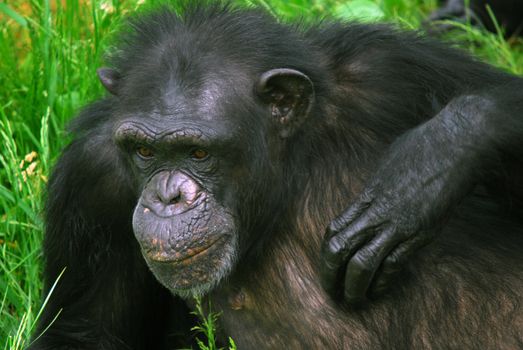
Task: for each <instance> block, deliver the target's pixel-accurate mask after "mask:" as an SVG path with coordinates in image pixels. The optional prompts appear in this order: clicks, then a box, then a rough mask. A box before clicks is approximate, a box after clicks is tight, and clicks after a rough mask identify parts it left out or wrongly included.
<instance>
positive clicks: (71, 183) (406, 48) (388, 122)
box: [30, 4, 523, 349]
mask: <svg viewBox="0 0 523 350" xmlns="http://www.w3.org/2000/svg"><path fill="white" fill-rule="evenodd" d="M126 28H127V29H126V30H124V31H123V32H122V34H121V38H120V41H119V43H120V44H119V46H118V47H117V48H116V49H115V50H114V54H113V56H112V57H111V59H110V64H111V66H112V67H114V68H115V69H116V71H118V72H119V74H120V75H121V81H120V82H119V83H118V86H117V87H116V89H115V92H116V95H115V96H108V97H106V98H104V99H102V100H101V101H98V102H95V103H94V104H92V105H91V106H89V107H87V108H86V109H85V110H84V111H83V112H82V113H81V114H80V116H78V117H77V119H75V121H74V122H73V126H72V129H71V131H72V133H73V135H74V140H73V142H72V143H71V144H70V145H69V146H68V147H67V148H66V149H65V150H64V152H63V154H62V156H61V158H60V160H59V161H58V164H57V165H56V167H55V169H54V172H53V175H52V177H51V180H50V183H49V190H48V199H47V206H46V217H47V226H46V237H45V243H44V254H45V258H46V268H45V276H46V293H47V292H49V290H50V287H51V285H52V284H53V283H54V281H55V279H56V278H57V276H58V275H59V274H60V272H61V271H62V270H64V268H65V272H64V274H63V276H62V277H61V279H60V281H58V284H57V286H56V288H55V289H54V291H53V294H52V296H51V298H50V299H49V303H48V305H47V307H46V309H45V311H44V314H43V315H42V318H41V320H40V327H39V332H40V331H42V330H43V329H45V328H46V327H47V326H48V324H49V323H50V322H51V320H53V319H54V318H55V316H56V315H57V314H58V313H59V312H60V310H61V312H60V314H59V316H58V317H57V319H56V320H55V321H54V323H53V324H52V325H51V327H50V328H49V329H47V330H46V331H45V333H44V334H43V335H42V336H41V337H40V338H39V339H38V340H37V341H36V342H35V343H33V345H32V346H31V347H30V348H31V349H56V348H77V349H120V348H121V349H162V348H170V347H174V346H183V345H186V344H188V343H189V342H190V341H189V340H188V339H187V338H188V336H189V335H190V332H189V330H188V328H189V327H190V325H191V322H192V320H191V318H190V317H189V315H188V309H187V306H186V305H185V303H184V302H182V301H181V299H179V298H178V297H174V296H171V295H170V294H169V292H168V291H167V290H166V289H164V288H163V287H162V286H161V285H160V284H159V283H158V282H157V281H156V280H155V278H154V276H153V275H152V274H151V273H150V271H149V269H148V268H147V265H146V264H145V262H144V260H143V257H142V254H141V252H140V247H139V245H138V243H137V242H136V239H135V237H134V234H133V228H132V225H131V221H132V215H133V209H134V207H135V206H136V203H137V200H138V197H139V196H140V191H141V189H140V188H138V187H137V185H136V178H135V177H134V175H133V172H132V171H131V170H130V168H129V164H128V161H127V159H126V158H125V155H124V154H122V151H121V149H119V148H118V147H117V146H116V145H115V142H114V141H113V133H114V130H115V128H116V124H117V123H118V122H119V121H120V120H121V119H122V118H125V117H126V116H127V115H129V114H131V113H133V114H134V115H138V118H140V120H142V121H143V122H144V123H146V124H147V123H149V122H150V121H152V120H155V121H157V120H159V119H154V118H158V117H157V116H158V115H161V116H162V118H164V117H165V116H168V115H169V113H175V112H176V113H178V112H179V111H174V110H170V109H169V108H167V107H165V105H164V101H166V100H168V97H166V96H169V90H168V88H166V87H169V86H172V85H169V84H168V83H169V78H170V77H172V76H174V77H176V84H175V86H176V87H177V88H179V87H182V88H183V89H185V90H183V91H186V92H187V96H190V98H189V99H188V100H187V101H188V102H187V103H186V104H184V108H185V109H184V113H186V114H187V115H192V114H191V113H194V111H195V110H196V107H194V104H191V103H196V102H198V100H195V97H194V96H198V94H197V92H199V91H200V89H201V86H203V85H204V84H205V83H207V82H216V83H217V86H219V91H220V93H219V96H217V98H220V97H222V96H223V94H222V93H226V94H227V96H228V100H227V102H223V101H222V102H221V104H220V105H219V107H220V108H223V110H221V109H220V113H221V114H220V115H226V116H227V120H226V122H227V125H226V126H225V125H223V123H222V122H220V123H222V124H220V123H216V128H217V129H218V128H222V127H226V128H227V130H229V132H230V135H234V142H233V146H232V147H230V148H227V152H228V155H227V156H226V157H225V158H224V160H223V162H222V164H225V165H226V166H227V167H228V168H229V169H233V168H234V169H236V167H238V166H240V165H241V170H242V171H237V172H233V171H229V172H228V174H229V175H228V177H227V178H226V179H225V180H223V181H227V184H228V186H229V187H228V189H231V190H230V191H229V190H228V191H225V190H224V191H222V192H219V191H218V193H216V197H217V198H218V200H219V201H220V202H222V203H232V204H231V210H232V211H233V212H234V215H235V217H236V218H237V219H238V220H239V232H240V251H239V253H238V254H239V262H238V264H236V265H235V266H236V267H235V269H234V270H233V272H232V274H231V275H230V276H229V278H227V279H225V280H224V281H223V282H222V283H221V284H220V285H219V286H218V287H217V288H216V289H215V290H214V291H213V292H212V293H211V295H213V303H214V305H215V306H216V307H217V308H218V309H221V311H222V313H223V314H222V316H221V322H222V323H221V326H220V327H221V328H220V329H221V331H222V332H223V333H224V334H227V335H232V337H233V338H234V339H235V341H236V343H237V344H238V345H239V348H240V349H246V348H253V349H260V348H296V349H299V348H302V349H304V348H354V349H377V348H384V349H386V348H395V349H406V348H436V349H439V348H445V349H451V348H455V349H477V348H497V349H499V348H507V349H509V348H510V349H515V348H519V347H523V334H522V331H521V330H522V329H523V310H522V308H521V303H522V302H523V271H522V269H521V266H522V265H521V264H522V263H523V255H522V253H521V252H522V248H523V220H522V215H521V209H523V206H522V204H521V201H520V200H521V197H520V196H519V193H518V192H517V190H515V189H514V188H515V187H516V186H514V185H511V186H510V187H509V191H508V194H507V196H505V195H503V196H501V197H503V199H506V198H510V210H501V209H500V208H499V207H498V206H497V204H496V201H495V198H494V197H496V196H497V194H501V193H503V194H506V193H507V191H499V190H496V195H492V194H486V193H487V192H478V191H475V192H474V193H473V194H470V195H468V199H467V200H465V201H464V202H463V203H462V204H461V206H460V207H458V209H457V210H454V211H452V213H454V214H451V213H450V212H449V213H446V215H447V219H443V218H441V217H439V216H438V218H437V220H436V221H437V223H438V225H439V226H441V227H443V232H442V234H441V235H439V236H438V238H437V239H436V241H435V242H434V243H433V244H432V245H430V246H429V247H427V248H425V249H423V250H421V251H419V252H418V253H417V254H415V255H414V256H413V257H412V260H410V262H408V263H407V269H406V273H405V274H404V275H402V279H400V280H397V281H395V283H394V284H395V286H394V288H393V289H392V290H391V293H390V294H388V295H386V296H384V297H383V298H381V299H379V300H377V301H375V302H374V303H371V304H369V305H366V306H364V307H360V308H348V307H345V306H341V305H340V304H338V303H336V302H335V301H334V300H332V299H331V298H330V297H329V296H328V294H327V293H326V292H324V290H323V288H322V287H321V286H320V245H321V240H322V237H323V231H324V228H325V227H327V226H328V225H329V222H330V221H331V220H332V219H333V218H334V217H335V216H336V215H338V214H339V213H340V212H342V211H343V210H344V209H345V208H346V207H347V205H348V204H349V203H350V202H351V201H352V200H353V199H354V198H356V196H357V195H358V194H359V193H360V192H361V190H362V188H363V187H362V186H363V185H364V184H365V183H366V182H367V180H368V178H369V177H370V175H371V174H372V173H373V172H374V171H375V170H376V169H378V167H379V165H380V164H385V163H383V162H381V163H380V159H381V158H382V157H385V158H384V159H388V158H387V155H390V154H393V155H395V154H398V155H400V156H401V157H400V160H399V163H396V164H394V163H393V164H391V165H390V167H389V168H391V169H392V168H395V167H396V166H398V167H399V168H401V167H405V168H409V167H410V166H411V165H412V166H414V163H411V161H410V160H411V159H413V158H409V156H408V154H412V153H415V152H416V150H412V148H410V147H409V148H402V145H406V144H408V143H399V146H398V147H395V148H393V149H394V150H395V151H397V150H401V152H399V153H394V152H395V151H389V152H388V149H389V146H390V145H391V144H392V143H393V142H394V141H396V143H395V144H394V145H398V142H400V141H403V140H407V141H408V140H409V137H410V138H411V139H413V140H416V139H414V138H413V135H414V136H415V135H418V134H419V133H420V131H419V130H420V129H419V128H420V127H423V126H424V125H427V124H425V123H426V122H427V121H428V120H431V118H433V117H435V116H436V115H442V114H441V113H440V112H442V111H443V112H445V111H447V110H450V112H453V111H456V110H458V111H460V112H462V114H460V116H463V115H465V119H466V116H467V115H469V114H470V113H469V114H467V113H468V112H467V108H471V107H470V106H471V104H470V103H469V102H470V99H471V98H472V99H474V98H478V99H479V100H480V102H481V103H483V102H484V101H488V102H489V103H486V104H485V108H482V109H481V111H483V110H489V111H490V110H492V111H493V113H494V114H496V113H497V114H499V115H500V119H499V121H498V123H497V124H496V125H497V126H492V125H488V129H487V130H486V133H485V134H484V138H485V139H486V140H488V141H489V143H488V146H489V147H487V149H486V150H485V151H484V153H482V160H485V164H491V163H489V162H487V160H492V163H494V164H496V165H497V168H496V170H495V171H491V169H492V167H489V168H488V169H484V168H481V169H479V168H478V174H479V173H481V174H482V176H481V177H478V179H477V180H471V179H468V178H465V179H461V178H456V183H458V182H459V181H463V187H464V188H467V189H469V190H472V188H474V187H475V186H476V185H477V184H482V183H484V184H487V185H488V186H489V188H493V187H494V186H501V188H503V186H504V185H505V184H507V183H510V181H512V182H513V183H520V182H518V181H517V180H514V179H518V178H521V177H520V175H521V171H520V170H521V167H520V164H521V163H520V162H521V159H522V155H523V152H522V150H521V138H519V137H517V136H514V135H521V134H522V133H523V119H522V118H521V116H522V115H523V113H522V112H523V106H522V103H521V101H522V99H521V91H523V90H522V88H523V82H522V81H521V79H519V78H516V77H513V76H511V75H509V74H505V73H502V72H500V71H498V70H496V69H494V68H492V67H490V66H488V65H485V64H483V63H480V62H477V61H476V60H474V59H473V58H471V57H469V56H468V55H466V54H464V53H462V52H460V51H457V50H455V49H451V48H448V47H447V46H445V45H442V44H440V43H438V42H436V41H432V40H430V39H427V38H424V37H421V36H420V35H418V33H415V32H400V31H398V30H396V29H394V28H392V27H390V26H388V25H375V24H372V25H368V24H356V23H351V24H339V23H329V22H328V21H326V22H323V23H321V24H318V25H311V26H307V27H305V26H299V25H296V26H289V25H283V24H279V23H277V21H276V20H275V19H273V18H271V17H270V16H268V15H267V14H265V13H263V12H262V11H259V10H244V9H243V10H239V9H235V8H232V7H231V6H229V5H222V4H216V5H206V6H191V7H189V8H188V9H186V11H185V12H184V14H183V16H182V17H178V16H177V15H175V14H174V13H173V12H172V11H171V10H169V9H167V8H161V9H159V10H156V11H154V12H152V13H149V14H146V15H143V16H140V17H136V18H134V19H131V20H130V22H129V24H128V25H127V26H126ZM275 68H290V69H295V70H298V71H300V72H302V73H304V74H306V75H307V76H308V77H309V78H310V80H311V81H312V82H313V84H314V88H315V101H314V103H313V105H312V109H311V111H310V112H309V115H308V118H307V119H306V120H305V121H304V122H303V124H302V125H301V126H300V128H299V129H298V130H297V131H296V132H295V133H294V134H293V135H292V136H290V137H288V138H286V139H282V138H279V137H278V136H275V132H274V128H275V127H274V125H272V124H271V118H270V117H271V116H270V113H268V112H267V108H266V107H267V106H266V105H265V104H264V102H263V101H262V100H261V99H260V98H259V97H258V96H257V95H256V91H255V88H254V87H255V84H256V82H257V80H258V78H259V76H260V75H261V74H263V73H264V72H266V71H268V70H271V69H275ZM224 91H225V92H224ZM177 96H179V95H177ZM183 96H186V95H183ZM470 96H472V97H470ZM478 96H479V97H478ZM191 98H192V100H191ZM514 101H519V102H518V103H514ZM168 102H172V101H170V100H169V101H168ZM473 102H474V101H473ZM481 103H479V104H476V103H475V102H474V103H472V108H474V107H475V106H483V105H482V104H481ZM507 106H508V107H507ZM193 107H194V108H193ZM151 110H154V111H155V112H154V113H156V114H155V115H154V116H152V114H151V113H149V112H150V111H151ZM137 111H140V113H138V112H137ZM214 112H215V111H211V112H210V117H211V118H213V116H214V114H212V113H214ZM450 112H449V113H450ZM438 113H439V114H438ZM450 114H452V113H450ZM497 114H496V115H497ZM470 115H472V114H470ZM489 115H490V114H489ZM516 115H517V118H513V116H516ZM451 117H452V116H451ZM505 117H506V119H503V118H505ZM434 120H436V119H434ZM451 120H454V119H452V118H451ZM465 124H466V123H465ZM465 124H464V125H465ZM151 125H152V124H151ZM466 125H468V124H466ZM504 126H506V127H504ZM434 130H435V131H434V134H430V133H429V134H428V135H433V138H434V139H435V140H450V141H452V142H453V143H446V142H443V141H442V142H441V144H439V145H438V147H441V148H434V149H433V152H434V153H436V154H437V153H440V154H443V155H445V154H446V152H447V151H448V152H449V153H448V154H453V153H452V151H453V147H454V146H453V144H456V143H458V144H459V145H460V147H463V148H466V147H467V146H466V145H465V146H462V145H461V144H460V143H459V142H461V140H462V138H453V137H454V136H453V134H452V130H453V129H434ZM471 130H475V128H474V127H472V128H471ZM482 130H483V129H482ZM160 131H161V130H160ZM408 131H410V132H411V133H410V134H408V135H407V134H405V133H406V132H408ZM413 132H414V133H413ZM401 135H407V136H403V138H399V137H400V136H401ZM409 135H410V136H409ZM448 135H451V136H448ZM447 136H448V137H447ZM474 136H475V134H474V135H472V131H471V136H470V137H471V139H470V141H471V142H472V141H475V140H476V139H473V138H472V137H474ZM430 140H432V139H430ZM450 141H449V142H450ZM466 141H469V139H467V140H466ZM491 141H492V142H491ZM414 144H419V143H418V142H417V141H416V142H414ZM507 149H510V150H511V152H505V150H507ZM499 150H503V153H502V154H501V153H500V152H501V151H499ZM404 155H405V156H404ZM418 161H420V162H421V164H424V163H423V158H421V159H418ZM415 165H418V163H416V164H415ZM434 166H435V165H434ZM420 169H421V168H420ZM412 172H414V173H416V169H413V170H412ZM505 179H508V180H507V181H509V182H505ZM390 181H398V182H401V181H402V179H401V178H396V177H393V178H391V179H390ZM459 183H460V184H461V182H459ZM496 188H498V187H496ZM445 199H446V201H448V202H452V203H451V204H454V202H456V203H457V202H458V201H459V199H461V198H457V197H456V196H453V194H452V193H450V194H449V195H448V197H445V198H444V200H445ZM405 201H408V199H407V196H406V197H405ZM427 202H428V203H431V198H427ZM503 203H507V202H506V201H504V202H503ZM449 207H450V204H449ZM449 210H450V209H449ZM443 211H444V210H443ZM403 215H404V217H406V218H408V217H410V216H412V217H418V214H417V213H416V212H412V213H407V212H404V213H401V215H399V216H397V217H398V218H399V217H403ZM427 220H428V219H427ZM431 223H432V222H431ZM238 300H239V301H238ZM39 332H37V335H38V333H39Z"/></svg>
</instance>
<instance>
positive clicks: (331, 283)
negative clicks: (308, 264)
mask: <svg viewBox="0 0 523 350" xmlns="http://www.w3.org/2000/svg"><path fill="white" fill-rule="evenodd" d="M374 232H375V231H374V230H369V221H368V219H367V217H366V218H365V219H362V220H358V221H356V222H355V223H353V224H352V225H350V226H349V227H348V228H347V229H345V230H343V231H341V232H338V233H336V234H334V235H333V236H331V237H329V238H327V239H326V240H324V241H323V244H322V247H321V259H320V282H321V284H322V286H323V288H324V289H325V290H326V291H327V292H328V293H329V294H330V295H332V296H336V295H337V294H338V293H337V292H339V290H340V285H343V280H342V278H343V276H344V272H345V267H346V263H347V261H348V260H349V258H350V257H351V256H352V255H353V254H354V253H355V252H356V251H357V250H358V249H359V248H360V247H361V246H362V245H364V244H365V243H366V242H368V241H369V240H370V239H371V238H372V235H374Z"/></svg>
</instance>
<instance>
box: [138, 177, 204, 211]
mask: <svg viewBox="0 0 523 350" xmlns="http://www.w3.org/2000/svg"><path fill="white" fill-rule="evenodd" d="M199 193H200V187H199V186H198V184H197V183H196V181H195V180H194V179H192V178H191V177H190V176H188V175H187V174H185V173H182V172H180V171H162V172H160V173H158V174H156V175H155V176H153V178H152V179H151V180H150V181H149V183H148V184H147V186H146V187H145V189H144V193H143V197H142V198H143V200H144V204H145V206H146V207H148V208H150V209H151V210H153V211H154V212H155V213H156V214H158V215H162V216H163V215H175V214H179V213H182V212H184V211H186V210H187V209H189V208H191V207H192V205H193V204H194V202H195V201H196V199H197V198H198V196H199Z"/></svg>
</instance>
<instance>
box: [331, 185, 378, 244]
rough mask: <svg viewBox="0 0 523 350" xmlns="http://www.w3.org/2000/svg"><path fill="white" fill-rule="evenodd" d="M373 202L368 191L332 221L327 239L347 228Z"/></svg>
mask: <svg viewBox="0 0 523 350" xmlns="http://www.w3.org/2000/svg"><path fill="white" fill-rule="evenodd" d="M371 204H372V199H371V197H370V192H369V191H367V192H365V193H364V194H362V195H361V196H360V197H359V198H358V199H357V200H356V201H355V202H354V203H352V204H351V205H350V207H349V208H348V209H347V210H345V211H344V212H343V213H342V214H341V215H339V216H338V217H337V218H335V219H334V220H332V221H331V223H330V225H329V227H328V228H327V232H326V234H325V239H329V238H331V237H332V236H333V235H335V234H337V233H338V232H340V231H342V230H343V229H345V228H346V227H347V226H348V225H350V224H351V223H352V222H353V221H354V220H356V219H357V218H358V217H359V216H360V215H361V214H362V213H363V212H364V211H365V210H367V209H368V208H369V207H370V205H371Z"/></svg>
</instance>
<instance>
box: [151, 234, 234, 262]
mask: <svg viewBox="0 0 523 350" xmlns="http://www.w3.org/2000/svg"><path fill="white" fill-rule="evenodd" d="M224 239H225V235H219V236H218V237H217V238H215V239H213V240H211V241H210V243H208V244H202V245H200V246H197V247H194V248H189V249H187V251H186V253H185V254H182V255H178V254H177V256H176V257H175V258H174V259H168V260H167V259H165V260H164V259H160V260H157V259H153V258H150V260H151V261H153V262H154V263H159V264H183V265H189V264H191V263H192V261H194V260H196V259H198V257H200V256H203V255H206V254H207V253H208V252H209V250H211V248H212V247H214V246H217V245H218V244H219V243H221V242H222V241H223V240H224Z"/></svg>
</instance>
